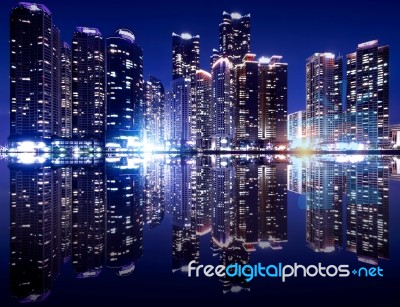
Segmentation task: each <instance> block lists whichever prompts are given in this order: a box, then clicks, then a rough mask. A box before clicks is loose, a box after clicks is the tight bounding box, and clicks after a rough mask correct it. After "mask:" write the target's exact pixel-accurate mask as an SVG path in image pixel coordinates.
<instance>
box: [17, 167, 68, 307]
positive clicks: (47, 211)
mask: <svg viewBox="0 0 400 307" xmlns="http://www.w3.org/2000/svg"><path fill="white" fill-rule="evenodd" d="M59 174H60V173H59V169H58V170H57V169H53V168H52V167H50V166H45V167H37V166H30V167H28V168H27V167H26V165H25V166H23V167H19V166H18V165H10V288H11V291H12V293H13V295H14V296H15V297H17V298H18V299H19V300H20V302H22V303H27V302H35V301H43V300H45V299H46V298H47V297H48V295H49V294H50V292H51V288H52V283H53V280H54V279H55V278H56V277H57V276H58V275H59V272H60V271H59V270H60V252H61V248H60V247H61V245H60V243H61V242H60V241H61V240H60V224H61V223H60V195H59V179H60V176H59Z"/></svg>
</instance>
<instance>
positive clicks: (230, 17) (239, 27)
mask: <svg viewBox="0 0 400 307" xmlns="http://www.w3.org/2000/svg"><path fill="white" fill-rule="evenodd" d="M219 50H220V55H221V56H224V57H228V58H229V59H230V60H231V61H232V62H233V64H235V65H236V64H240V63H241V62H242V60H243V58H244V56H245V55H246V54H248V53H250V14H248V15H244V16H242V15H240V14H239V13H227V12H223V13H222V22H221V23H220V24H219Z"/></svg>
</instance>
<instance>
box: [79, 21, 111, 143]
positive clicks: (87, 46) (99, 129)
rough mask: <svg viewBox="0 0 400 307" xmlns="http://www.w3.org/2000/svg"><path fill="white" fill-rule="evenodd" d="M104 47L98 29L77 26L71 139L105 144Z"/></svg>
mask: <svg viewBox="0 0 400 307" xmlns="http://www.w3.org/2000/svg"><path fill="white" fill-rule="evenodd" d="M105 130H106V101H105V48H104V41H103V36H102V34H101V33H100V31H99V30H98V29H95V28H86V27H78V28H77V30H76V32H75V33H74V36H73V42H72V136H73V138H77V139H86V140H88V139H91V140H97V141H104V137H105Z"/></svg>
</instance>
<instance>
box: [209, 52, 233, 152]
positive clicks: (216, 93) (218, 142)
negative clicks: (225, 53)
mask: <svg viewBox="0 0 400 307" xmlns="http://www.w3.org/2000/svg"><path fill="white" fill-rule="evenodd" d="M211 75H212V96H211V103H212V110H213V114H212V117H213V118H212V120H213V141H212V142H213V144H212V148H213V149H222V148H226V149H228V148H230V147H231V145H232V140H233V135H234V129H233V101H234V88H235V87H234V78H233V73H232V63H231V62H230V61H229V60H228V59H227V58H220V59H219V60H218V61H217V62H215V64H214V65H213V68H212V74H211Z"/></svg>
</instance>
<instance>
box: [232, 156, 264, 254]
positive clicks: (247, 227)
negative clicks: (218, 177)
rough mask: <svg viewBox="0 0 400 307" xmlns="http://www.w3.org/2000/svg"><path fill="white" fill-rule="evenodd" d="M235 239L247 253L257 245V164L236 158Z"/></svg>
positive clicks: (234, 188) (234, 182) (234, 165)
mask: <svg viewBox="0 0 400 307" xmlns="http://www.w3.org/2000/svg"><path fill="white" fill-rule="evenodd" d="M233 167H234V172H235V177H234V181H233V190H234V195H235V196H234V201H235V206H234V208H235V211H236V212H235V219H236V221H235V223H234V224H235V232H234V235H235V236H236V238H238V239H240V240H243V241H244V243H245V244H246V249H247V250H248V251H253V250H254V249H255V244H257V243H258V183H259V182H258V162H257V161H254V160H253V161H248V160H247V159H240V158H237V159H235V160H234V161H233Z"/></svg>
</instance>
